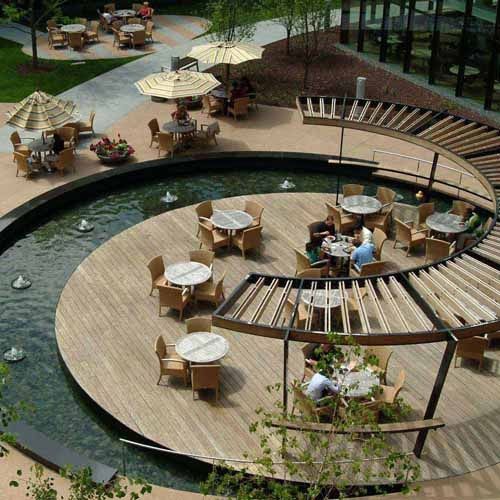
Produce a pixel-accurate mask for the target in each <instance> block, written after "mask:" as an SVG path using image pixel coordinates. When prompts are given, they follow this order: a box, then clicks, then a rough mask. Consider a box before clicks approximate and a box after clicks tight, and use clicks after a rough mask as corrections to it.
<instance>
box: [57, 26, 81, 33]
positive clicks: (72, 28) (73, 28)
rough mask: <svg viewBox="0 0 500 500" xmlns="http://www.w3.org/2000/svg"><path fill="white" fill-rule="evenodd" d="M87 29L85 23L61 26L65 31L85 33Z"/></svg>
mask: <svg viewBox="0 0 500 500" xmlns="http://www.w3.org/2000/svg"><path fill="white" fill-rule="evenodd" d="M85 30H86V28H85V26H84V25H83V24H64V25H63V26H61V31H62V32H63V33H83V32H84V31H85Z"/></svg>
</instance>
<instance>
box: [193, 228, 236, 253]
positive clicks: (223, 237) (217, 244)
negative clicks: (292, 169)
mask: <svg viewBox="0 0 500 500" xmlns="http://www.w3.org/2000/svg"><path fill="white" fill-rule="evenodd" d="M198 238H199V240H200V248H201V247H203V246H205V247H207V248H208V249H209V250H212V251H214V250H216V249H217V248H222V247H227V246H229V236H228V235H227V234H224V233H220V232H219V231H217V230H215V229H213V228H211V227H209V226H207V225H205V224H204V223H202V222H198Z"/></svg>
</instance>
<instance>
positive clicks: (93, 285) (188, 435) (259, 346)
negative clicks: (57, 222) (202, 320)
mask: <svg viewBox="0 0 500 500" xmlns="http://www.w3.org/2000/svg"><path fill="white" fill-rule="evenodd" d="M246 198H248V197H240V198H236V199H224V200H220V201H217V202H216V207H217V208H221V209H224V208H235V207H241V206H243V201H244V199H246ZM331 198H332V196H331V195H318V194H274V195H260V196H252V199H257V200H258V201H260V202H261V203H263V204H264V205H265V207H266V209H265V212H264V219H263V222H264V228H265V229H264V242H263V248H262V253H261V255H257V254H255V255H251V256H250V257H249V258H248V259H247V260H243V259H242V258H241V256H240V255H239V254H238V252H237V251H236V250H233V251H231V252H224V251H221V252H220V253H218V257H217V259H216V262H215V274H216V277H215V279H217V277H218V276H220V274H221V273H222V272H223V270H224V269H226V270H227V271H228V274H227V280H226V291H227V292H228V291H230V290H231V289H232V288H233V287H234V286H235V284H236V283H237V282H238V281H239V280H240V279H241V276H242V275H244V274H245V273H248V272H252V271H257V270H260V271H266V272H268V273H270V274H288V275H290V274H292V273H293V269H294V257H293V250H292V248H293V247H294V246H300V245H302V244H303V241H304V239H305V238H306V234H305V230H304V229H303V228H305V226H306V224H307V223H308V222H310V221H311V220H316V219H318V218H320V217H321V216H322V215H323V213H324V201H326V200H328V199H329V200H330V201H331ZM291 210H294V212H293V213H294V223H293V224H290V221H289V214H290V213H291ZM297 228H298V229H297ZM195 232H196V227H195V217H194V210H193V207H186V208H182V209H179V210H175V211H172V212H168V213H166V214H163V215H160V216H158V217H155V218H153V219H149V220H147V221H145V222H143V223H141V224H139V225H137V226H134V227H133V228H131V229H129V230H127V231H125V232H123V233H121V234H120V235H118V236H116V237H114V238H113V239H111V240H110V241H108V242H107V243H105V244H104V245H103V246H102V247H100V248H99V249H97V250H96V251H95V252H94V253H93V254H91V255H90V256H89V257H88V258H87V259H86V260H85V261H84V262H83V263H82V264H81V265H80V266H79V267H78V268H77V270H76V271H75V273H74V274H73V275H72V277H71V278H70V280H69V281H68V283H67V285H66V287H65V289H64V290H63V293H62V295H61V298H60V302H59V306H58V309H57V313H56V334H57V340H58V344H59V348H60V351H61V354H62V357H63V359H64V362H65V363H66V365H67V366H68V369H69V371H70V372H71V374H72V375H73V376H74V377H75V379H76V381H77V382H78V384H79V385H80V386H81V387H82V389H83V390H84V391H85V392H86V393H87V394H88V395H89V396H90V397H91V398H92V399H93V400H94V401H95V402H96V403H97V404H98V405H100V406H101V407H102V408H104V409H105V410H106V411H107V412H109V413H111V414H112V415H113V416H114V417H115V418H117V419H118V420H120V421H121V422H122V423H123V424H125V425H126V426H128V427H130V428H131V429H133V430H134V431H136V432H137V433H139V434H141V435H143V436H144V437H145V438H148V439H151V440H152V441H155V442H157V443H159V444H161V445H163V446H165V447H169V448H173V449H175V450H178V451H181V452H188V453H193V454H200V455H205V456H217V457H230V458H241V457H242V456H243V453H244V452H246V451H250V452H251V453H252V452H256V451H257V449H258V443H257V440H256V438H255V436H253V435H251V434H249V433H248V432H247V429H248V425H249V424H250V423H251V422H252V421H253V420H254V419H255V415H254V409H255V408H256V407H257V406H260V405H263V406H269V405H271V404H272V403H273V401H274V400H276V399H277V398H278V397H279V396H276V397H271V396H270V395H269V394H267V393H266V391H265V387H266V385H268V384H271V383H274V382H278V381H279V380H280V379H281V367H282V344H281V342H279V341H276V340H273V339H269V338H257V337H254V336H249V335H244V334H241V333H237V332H232V331H222V330H221V331H219V330H217V331H218V333H221V334H222V335H224V336H225V337H226V339H227V340H228V341H229V343H230V353H229V356H228V357H226V358H225V359H224V360H223V362H222V366H223V368H222V374H221V380H222V388H221V390H222V393H221V401H220V403H219V404H215V403H214V401H213V399H212V397H211V396H209V397H207V399H202V400H197V401H193V400H192V396H191V390H190V389H189V388H185V387H183V385H182V384H178V383H176V382H174V381H172V382H171V386H170V387H166V386H156V385H155V384H156V380H157V371H158V366H157V359H156V357H155V353H154V349H153V343H154V339H155V338H156V336H157V335H159V334H161V335H163V336H164V337H165V339H166V341H167V342H175V341H176V340H177V339H178V338H180V337H181V336H182V335H183V334H184V331H185V330H184V329H185V327H184V324H183V323H181V322H179V321H178V316H177V314H176V313H175V312H173V311H171V312H168V314H166V316H164V317H158V314H157V298H156V297H149V296H148V291H149V289H148V286H149V280H150V278H149V274H148V271H147V268H146V263H147V262H148V261H149V259H150V258H152V257H153V256H155V255H159V254H160V255H163V256H164V259H165V261H166V263H167V264H168V263H172V262H176V261H180V260H184V259H186V258H187V254H188V252H189V250H192V249H195V248H197V246H198V245H197V240H196V237H195ZM396 252H400V253H401V254H404V252H403V251H402V250H396ZM212 310H213V309H211V308H208V307H207V308H205V307H201V306H200V310H199V311H196V309H192V310H191V312H190V313H189V314H188V316H189V315H193V314H196V313H199V314H205V315H209V314H210V313H211V312H212ZM290 347H291V352H290V373H291V377H298V378H300V377H301V375H302V369H303V360H302V354H301V352H300V344H299V343H296V342H294V343H291V346H290ZM394 350H395V354H394V356H393V359H391V366H390V370H389V381H390V382H392V381H393V380H394V378H395V377H396V375H397V373H398V371H399V369H401V368H403V367H404V368H405V370H407V384H406V386H405V390H404V391H403V397H404V398H405V399H406V400H407V401H408V402H409V403H410V404H411V406H412V407H413V408H414V409H415V413H416V416H417V415H421V414H422V412H423V410H424V409H425V404H426V401H427V398H428V395H429V394H430V391H431V388H432V384H433V382H434V377H435V373H436V372H437V369H438V366H439V362H440V358H441V355H442V351H443V345H442V344H428V345H417V346H406V347H403V346H397V347H394ZM499 361H500V357H499V353H498V351H491V352H488V358H487V361H486V369H485V371H484V372H483V373H478V372H477V371H476V370H470V369H467V368H466V367H461V368H457V369H456V370H453V369H452V370H451V372H450V374H449V377H448V380H447V383H446V386H445V389H444V392H443V395H442V398H441V403H440V405H439V408H438V413H437V416H439V417H442V418H443V419H444V420H445V422H446V427H445V428H444V429H443V430H440V431H438V432H436V433H433V434H432V435H430V436H429V440H428V443H427V445H426V448H425V451H424V455H423V457H422V460H421V461H420V463H421V466H422V472H423V478H424V479H431V478H439V477H447V476H450V475H455V474H462V473H464V472H469V471H472V470H477V469H478V468H481V467H485V466H487V465H492V464H495V463H496V462H498V461H499V460H500V455H499V451H498V450H500V418H499V416H500V401H499V400H498V398H497V397H496V394H497V393H498V390H499V389H500V379H499V378H498V377H495V376H492V375H498V366H499ZM413 439H414V437H413V436H410V437H407V436H400V437H398V438H394V440H395V443H396V444H397V445H398V446H401V447H402V448H403V449H411V448H412V446H413ZM275 444H277V443H275Z"/></svg>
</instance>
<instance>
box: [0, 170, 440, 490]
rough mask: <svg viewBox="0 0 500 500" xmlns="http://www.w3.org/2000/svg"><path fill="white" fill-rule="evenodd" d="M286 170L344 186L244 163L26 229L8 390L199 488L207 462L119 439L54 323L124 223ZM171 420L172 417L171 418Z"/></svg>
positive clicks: (40, 418) (51, 421)
mask: <svg viewBox="0 0 500 500" xmlns="http://www.w3.org/2000/svg"><path fill="white" fill-rule="evenodd" d="M284 178H289V179H291V181H292V182H293V183H294V184H295V186H296V187H295V189H294V191H303V192H335V189H336V182H337V180H336V177H333V176H331V175H329V174H323V173H312V172H305V171H304V172H298V171H294V172H293V173H290V172H284V171H279V170H274V171H266V172H263V171H258V170H240V171H231V172H225V173H220V172H213V173H211V172H208V173H206V172H204V173H203V174H202V175H201V174H199V175H191V174H190V175H184V176H176V177H172V178H168V179H164V180H161V181H157V182H149V183H144V184H135V185H134V186H132V187H127V188H123V189H121V190H117V191H113V192H110V193H107V194H105V195H100V196H99V197H97V198H93V199H87V200H84V201H82V202H79V203H75V204H74V205H72V206H69V207H68V208H67V209H65V210H64V211H58V212H56V213H54V214H53V215H52V217H51V219H50V220H48V221H44V222H43V223H41V224H40V225H39V226H38V227H36V228H34V229H33V230H32V231H30V232H29V233H27V234H25V235H22V236H21V237H20V238H19V239H18V241H17V242H16V243H15V244H14V245H13V246H12V247H10V248H9V249H8V250H6V251H5V252H4V253H3V255H2V256H1V258H0V350H1V351H2V352H4V351H5V350H7V349H8V348H10V347H11V346H16V347H19V348H22V349H24V350H25V352H26V355H27V356H26V359H25V360H24V361H22V362H20V363H18V364H11V365H10V367H11V374H12V380H11V383H10V385H9V390H8V393H7V397H8V399H10V400H22V401H24V402H27V403H30V404H32V405H33V406H34V408H35V411H34V413H33V414H31V415H28V416H26V417H25V418H24V419H25V420H26V421H28V422H29V423H31V424H32V425H33V426H34V427H35V428H36V429H38V430H39V431H41V432H43V433H45V434H46V435H48V436H49V437H51V438H53V439H55V440H56V441H58V442H60V443H63V444H65V445H66V446H68V447H70V448H72V449H74V450H76V451H77V452H79V453H81V454H83V455H86V456H88V457H90V458H92V459H94V460H98V461H100V462H102V463H105V464H107V465H110V466H113V467H116V468H118V469H119V470H120V473H125V472H126V473H128V474H130V475H133V476H141V477H143V478H145V479H146V480H148V481H150V482H152V483H154V484H160V485H164V486H169V487H174V488H179V489H185V490H193V491H196V490H197V489H198V484H199V482H200V481H201V480H202V479H203V478H204V477H205V475H206V473H207V470H206V467H205V466H203V465H198V464H193V463H192V462H188V463H186V462H184V461H182V462H181V461H178V460H174V459H172V458H167V457H165V456H164V455H162V456H158V455H157V454H152V453H150V452H143V451H139V450H137V449H133V448H130V447H128V448H126V449H125V448H124V446H123V445H122V444H121V443H120V442H119V438H120V437H129V438H130V436H129V435H127V433H126V431H125V430H123V429H121V428H118V426H117V424H116V423H114V422H112V421H110V419H107V418H105V416H104V415H102V414H101V413H100V412H99V411H98V410H97V409H96V408H95V407H94V406H92V404H90V403H89V402H88V400H87V398H86V397H85V396H84V395H82V393H81V391H79V390H78V387H77V386H76V384H75V383H74V382H73V380H72V378H71V376H70V375H69V374H68V373H67V371H66V370H65V369H64V366H63V363H62V361H61V359H60V357H59V355H58V349H57V344H56V338H55V332H54V318H55V311H56V307H57V302H58V299H59V296H60V294H61V291H62V289H63V288H64V285H65V283H66V281H67V280H68V278H69V277H70V275H71V273H72V272H73V271H74V269H75V268H76V267H77V266H78V265H79V264H80V263H81V262H82V261H83V260H84V259H85V258H86V257H87V256H88V255H89V254H90V253H91V252H92V251H93V250H95V249H96V248H97V247H98V246H99V245H101V244H102V243H104V242H105V241H106V240H108V239H109V238H111V237H113V236H114V235H116V234H118V233H120V232H121V231H123V230H125V229H127V228H129V227H131V226H133V225H134V224H137V223H139V222H142V221H144V220H146V219H148V218H149V217H152V216H155V215H158V214H160V213H163V212H165V211H167V210H173V209H176V208H180V207H182V206H187V205H191V204H194V203H198V202H201V201H203V200H206V199H213V200H215V199H219V198H225V197H229V196H239V195H244V194H252V193H255V194H258V193H269V192H278V191H280V189H279V187H278V186H279V184H280V183H281V182H282V181H283V180H284ZM348 182H357V183H359V182H361V183H363V184H365V185H367V190H366V192H367V194H375V191H376V185H375V184H373V185H369V184H367V182H366V181H364V180H362V181H360V180H359V179H349V178H347V177H342V178H341V183H342V184H343V183H348ZM167 190H168V191H170V192H171V193H174V194H176V195H177V196H178V201H176V202H175V203H173V204H171V205H166V204H165V203H163V202H162V201H160V199H161V197H163V196H164V195H165V192H166V191H167ZM396 190H397V192H398V194H399V195H400V197H399V201H401V202H406V203H410V204H415V199H414V191H413V190H412V189H407V188H404V187H398V188H396ZM434 201H436V203H437V210H440V211H441V210H445V209H446V208H448V207H449V203H447V202H446V201H444V200H442V199H437V200H434ZM82 218H85V219H87V220H89V221H90V222H91V223H92V224H94V225H95V229H94V230H93V231H92V232H90V233H86V234H82V233H79V232H77V231H76V229H75V226H76V225H77V223H78V222H79V221H80V219H82ZM19 274H23V275H26V276H28V277H29V278H30V279H31V280H32V281H33V285H32V286H31V287H30V288H28V289H26V290H14V289H12V288H11V286H10V283H11V281H12V280H13V279H14V278H15V277H17V276H18V275H19ZM165 425H166V426H168V425H169V424H168V421H166V422H165ZM132 439H134V438H133V437H132ZM124 463H125V465H126V470H124Z"/></svg>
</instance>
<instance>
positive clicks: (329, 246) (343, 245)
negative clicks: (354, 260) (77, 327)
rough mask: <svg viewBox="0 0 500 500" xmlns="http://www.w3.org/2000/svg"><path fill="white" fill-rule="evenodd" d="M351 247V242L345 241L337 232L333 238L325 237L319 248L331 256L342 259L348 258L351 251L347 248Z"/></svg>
mask: <svg viewBox="0 0 500 500" xmlns="http://www.w3.org/2000/svg"><path fill="white" fill-rule="evenodd" d="M351 247H352V243H350V242H349V241H345V240H344V239H343V237H342V235H340V234H337V236H336V238H335V239H332V237H326V238H325V239H324V240H323V243H322V244H321V250H323V252H325V253H326V254H327V255H330V256H331V257H339V258H342V259H350V258H351V252H350V251H349V249H350V248H351Z"/></svg>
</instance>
